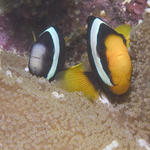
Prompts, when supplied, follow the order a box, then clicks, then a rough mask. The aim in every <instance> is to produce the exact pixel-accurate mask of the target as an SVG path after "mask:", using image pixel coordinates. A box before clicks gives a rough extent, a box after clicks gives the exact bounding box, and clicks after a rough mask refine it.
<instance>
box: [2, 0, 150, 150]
mask: <svg viewBox="0 0 150 150" xmlns="http://www.w3.org/2000/svg"><path fill="white" fill-rule="evenodd" d="M14 4H16V5H14ZM149 6H150V2H149V1H146V0H132V1H127V0H125V1H123V0H119V1H117V0H115V1H111V0H103V1H101V0H91V1H78V0H76V1H71V2H70V1H68V0H64V1H58V0H51V1H47V0H45V1H44V2H43V1H42V0H37V1H30V0H29V1H20V2H18V1H17V0H16V1H13V2H11V1H9V0H7V1H4V0H1V1H0V7H1V15H0V46H1V50H0V149H4V150H12V149H13V150H17V149H25V150H26V149H30V150H31V149H36V150H50V149H54V150H108V149H112V150H113V149H114V150H150V69H149V66H150V30H149V24H150V10H149V8H148V7H149ZM56 8H57V9H56ZM58 8H59V9H58ZM43 9H44V10H43ZM41 12H42V13H41ZM91 14H93V15H95V16H98V17H101V18H103V19H104V20H105V21H107V22H108V24H111V26H112V27H116V26H117V25H119V24H122V23H128V24H131V25H132V31H131V37H130V50H129V53H130V56H131V59H132V65H133V71H132V79H131V87H130V89H129V91H128V93H127V94H125V95H123V96H112V95H107V97H108V99H109V100H110V102H109V103H108V104H104V103H102V102H101V101H100V100H97V101H96V102H91V101H90V100H89V99H87V98H86V97H85V96H84V95H83V94H82V93H81V92H74V93H69V92H67V91H65V90H63V89H61V88H60V87H59V86H58V85H59V83H58V82H59V81H57V80H55V81H52V82H51V83H49V82H48V81H47V80H46V79H44V78H37V77H36V76H33V75H31V74H30V73H29V71H28V68H27V66H28V54H29V48H30V46H31V44H32V42H33V35H32V32H34V34H35V35H36V36H37V35H38V34H39V33H40V32H41V31H42V30H43V29H44V28H46V27H48V26H49V24H57V25H58V26H59V27H60V29H61V30H62V31H63V34H64V35H65V41H66V43H67V48H66V50H67V58H66V59H67V62H66V66H72V65H74V64H76V63H78V62H83V63H84V62H86V64H87V66H86V67H87V69H89V68H90V67H89V65H88V63H87V62H88V58H87V55H86V53H85V49H86V44H85V43H86V42H85V32H86V19H85V18H87V17H88V16H89V15H91ZM66 22H67V23H66Z"/></svg>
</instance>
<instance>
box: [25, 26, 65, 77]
mask: <svg viewBox="0 0 150 150" xmlns="http://www.w3.org/2000/svg"><path fill="white" fill-rule="evenodd" d="M64 63H65V43H64V39H63V37H62V35H61V33H60V31H58V29H57V28H56V27H54V26H51V27H49V28H48V29H46V30H45V31H44V32H42V33H41V34H40V35H39V37H38V39H37V41H36V42H34V43H33V45H32V47H31V50H30V55H29V63H28V67H29V71H30V72H31V73H32V74H33V75H36V76H39V77H42V76H43V77H45V78H46V79H47V80H53V79H54V77H55V75H56V73H57V72H58V71H60V70H61V69H63V66H64Z"/></svg>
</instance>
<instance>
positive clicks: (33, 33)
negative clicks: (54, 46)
mask: <svg viewBox="0 0 150 150" xmlns="http://www.w3.org/2000/svg"><path fill="white" fill-rule="evenodd" d="M32 36H33V41H34V42H36V41H37V39H36V35H35V32H34V31H32Z"/></svg>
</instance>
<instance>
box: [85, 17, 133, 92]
mask: <svg viewBox="0 0 150 150" xmlns="http://www.w3.org/2000/svg"><path fill="white" fill-rule="evenodd" d="M87 23H88V30H87V46H88V47H87V52H88V57H89V61H90V64H91V67H92V70H93V72H94V73H95V74H96V76H97V79H98V80H99V81H100V82H101V83H104V85H106V87H107V89H110V91H111V92H112V93H114V94H116V95H122V94H124V93H125V92H127V90H128V88H129V86H130V78H131V71H132V64H131V59H130V56H129V54H128V50H127V46H126V40H125V38H124V36H123V35H122V34H120V33H118V32H116V31H115V30H113V29H112V28H111V27H110V26H109V25H108V24H107V23H105V22H104V21H103V20H101V19H100V18H97V17H94V16H90V17H88V19H87Z"/></svg>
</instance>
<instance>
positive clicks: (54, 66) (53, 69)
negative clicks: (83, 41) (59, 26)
mask: <svg viewBox="0 0 150 150" xmlns="http://www.w3.org/2000/svg"><path fill="white" fill-rule="evenodd" d="M45 32H49V34H50V35H51V36H52V40H53V44H54V57H53V62H52V65H51V68H50V70H49V72H48V74H47V77H46V79H47V80H49V79H50V78H52V77H53V76H54V74H55V72H56V69H57V65H58V59H59V53H60V43H59V37H58V34H57V32H56V30H55V29H54V27H50V28H48V29H47V30H45V31H44V32H43V33H45ZM43 33H42V34H43ZM42 34H41V35H42Z"/></svg>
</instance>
